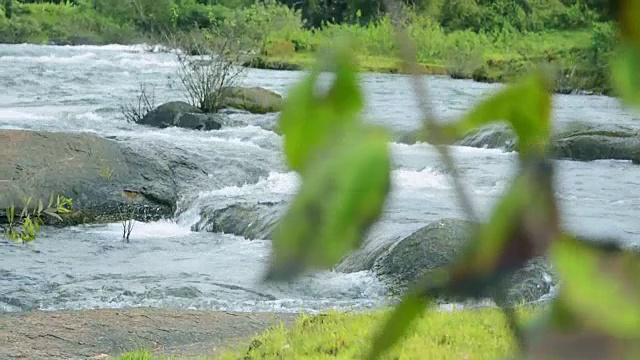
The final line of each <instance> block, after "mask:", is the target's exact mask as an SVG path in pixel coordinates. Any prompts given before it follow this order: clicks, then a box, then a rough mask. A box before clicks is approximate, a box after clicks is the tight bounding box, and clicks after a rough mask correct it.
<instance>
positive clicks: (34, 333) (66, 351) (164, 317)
mask: <svg viewBox="0 0 640 360" xmlns="http://www.w3.org/2000/svg"><path fill="white" fill-rule="evenodd" d="M295 317H296V315H295V314H277V313H232V312H213V311H188V310H164V309H150V308H136V309H126V310H112V309H106V310H87V311H54V312H31V313H2V314H0V359H3V360H4V359H91V358H93V359H108V358H110V357H108V356H117V355H118V354H121V353H123V352H127V351H132V350H138V349H150V350H152V351H154V352H155V353H157V354H164V355H171V356H187V357H191V356H203V355H215V354H216V353H218V352H219V351H220V350H221V349H228V348H230V347H237V346H241V344H243V341H246V340H248V338H250V337H251V336H254V335H256V334H258V333H260V332H262V331H264V330H266V329H267V328H269V327H272V326H277V325H278V324H279V323H280V322H282V323H284V324H285V325H290V324H291V323H292V322H293V321H294V320H295ZM246 345H247V346H248V342H246Z"/></svg>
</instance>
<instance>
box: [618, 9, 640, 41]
mask: <svg viewBox="0 0 640 360" xmlns="http://www.w3.org/2000/svg"><path fill="white" fill-rule="evenodd" d="M615 3H617V4H616V8H617V11H616V15H617V16H616V17H617V20H618V27H619V28H620V35H621V37H622V42H623V43H626V44H629V45H630V46H631V47H633V48H635V49H636V50H640V0H616V1H615Z"/></svg>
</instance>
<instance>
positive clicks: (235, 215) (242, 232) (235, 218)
mask: <svg viewBox="0 0 640 360" xmlns="http://www.w3.org/2000/svg"><path fill="white" fill-rule="evenodd" d="M286 206H287V204H286V203H285V202H257V203H239V204H232V205H229V206H227V207H224V208H211V207H207V208H204V209H203V210H202V212H201V216H202V217H201V220H200V221H199V222H198V223H196V224H195V225H193V226H192V227H191V230H192V231H209V232H220V233H226V234H233V235H238V236H242V237H245V238H247V239H252V240H254V239H267V240H268V239H271V233H272V231H273V229H274V228H275V227H276V225H277V222H278V220H279V218H280V216H281V215H282V214H283V213H284V211H285V210H286Z"/></svg>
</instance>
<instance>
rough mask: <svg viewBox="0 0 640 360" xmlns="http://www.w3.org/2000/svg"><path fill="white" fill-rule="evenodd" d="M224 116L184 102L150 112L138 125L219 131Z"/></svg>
mask: <svg viewBox="0 0 640 360" xmlns="http://www.w3.org/2000/svg"><path fill="white" fill-rule="evenodd" d="M222 122H223V118H222V115H219V114H209V113H206V114H205V113H204V112H202V110H200V109H199V108H197V107H195V106H192V105H190V104H188V103H186V102H184V101H171V102H168V103H164V104H162V105H160V106H158V107H156V108H155V109H153V110H151V111H149V112H148V113H147V114H146V115H145V116H144V117H143V118H142V119H140V121H139V122H138V124H141V125H148V126H153V127H157V128H161V129H163V128H167V127H173V126H175V127H181V128H185V129H193V130H205V131H208V130H218V129H220V128H221V127H222V125H221V123H222Z"/></svg>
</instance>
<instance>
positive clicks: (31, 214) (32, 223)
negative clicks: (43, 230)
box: [0, 195, 73, 244]
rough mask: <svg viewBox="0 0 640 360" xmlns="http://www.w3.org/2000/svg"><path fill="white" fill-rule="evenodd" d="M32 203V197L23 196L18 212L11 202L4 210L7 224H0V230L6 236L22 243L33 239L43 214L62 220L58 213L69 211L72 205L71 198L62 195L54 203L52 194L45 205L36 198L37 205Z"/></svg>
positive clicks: (38, 230) (38, 229)
mask: <svg viewBox="0 0 640 360" xmlns="http://www.w3.org/2000/svg"><path fill="white" fill-rule="evenodd" d="M32 203H33V197H27V196H24V197H23V198H22V210H20V213H17V212H16V206H15V205H14V204H13V203H11V205H10V206H9V207H8V208H7V209H6V210H5V213H6V218H7V224H6V225H0V230H1V231H2V233H3V235H4V236H5V237H6V238H9V239H12V240H13V241H15V242H20V243H23V244H24V243H27V242H30V241H33V240H35V239H36V236H37V234H38V233H39V232H40V226H41V225H44V220H43V218H42V216H43V215H47V216H50V217H53V218H56V219H58V220H60V221H62V217H60V214H67V213H70V212H71V207H72V206H73V200H72V199H69V198H67V197H64V196H58V197H57V198H56V201H55V204H54V201H53V195H52V196H51V197H50V198H49V202H48V204H47V206H46V207H45V206H44V203H43V202H42V200H38V202H37V205H32Z"/></svg>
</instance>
